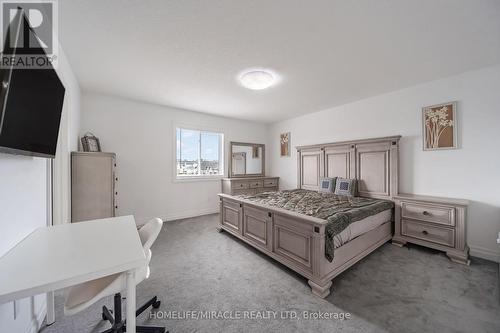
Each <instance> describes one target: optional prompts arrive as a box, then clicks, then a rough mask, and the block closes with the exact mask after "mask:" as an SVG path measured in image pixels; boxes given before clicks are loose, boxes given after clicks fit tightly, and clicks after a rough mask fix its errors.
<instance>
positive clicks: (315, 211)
mask: <svg viewBox="0 0 500 333" xmlns="http://www.w3.org/2000/svg"><path fill="white" fill-rule="evenodd" d="M238 197H240V198H242V199H246V200H250V201H253V202H256V203H261V204H265V205H268V206H273V207H278V208H283V209H286V210H290V211H293V212H297V213H300V214H304V215H308V216H313V217H317V218H320V219H324V220H326V221H327V223H326V227H325V256H326V259H328V261H330V262H331V261H332V260H333V252H334V248H335V246H334V238H335V236H336V235H338V234H340V233H341V232H342V231H343V230H344V229H345V228H347V227H348V226H349V225H350V224H351V223H353V222H356V221H360V220H362V219H364V218H366V217H368V216H371V215H375V214H378V213H380V212H382V211H384V210H387V209H392V208H393V207H394V203H393V202H392V201H388V200H380V199H371V198H363V197H352V196H345V195H335V194H333V193H319V192H316V191H308V190H300V189H299V190H285V191H278V192H264V193H259V194H255V195H239V196H238Z"/></svg>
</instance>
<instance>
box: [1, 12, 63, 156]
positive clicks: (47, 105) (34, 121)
mask: <svg viewBox="0 0 500 333" xmlns="http://www.w3.org/2000/svg"><path fill="white" fill-rule="evenodd" d="M11 36H13V39H14V40H13V42H11ZM28 39H29V40H30V43H31V46H30V48H31V49H34V53H38V54H42V55H45V53H44V51H43V47H42V45H41V44H40V43H39V39H38V37H37V36H36V34H35V32H34V31H33V29H31V27H30V26H29V23H28V20H27V19H26V17H25V15H24V13H23V11H21V10H20V11H18V13H17V14H16V16H15V17H14V18H13V20H12V21H11V23H10V25H9V29H8V31H7V32H6V35H5V38H4V41H5V42H4V49H3V54H2V61H3V58H4V56H5V53H6V50H7V52H8V53H9V54H10V57H12V56H18V53H16V50H19V49H20V47H21V46H23V45H25V42H26V41H27V40H28ZM33 41H35V46H34V47H33V46H32V45H33ZM36 43H38V44H36ZM37 48H38V50H37ZM32 51H33V50H32ZM19 56H20V55H19ZM0 79H1V80H2V82H1V85H0V152H3V153H12V154H21V155H30V156H42V157H49V158H54V157H55V154H56V146H57V138H58V134H59V124H60V120H61V112H62V108H63V101H64V93H65V88H64V86H63V84H62V82H61V80H60V79H59V77H58V76H57V73H56V71H55V70H54V68H53V67H52V66H51V65H50V64H49V65H48V66H45V67H44V68H43V69H42V68H36V67H33V68H30V67H19V66H15V65H12V66H5V65H3V64H2V66H1V68H0Z"/></svg>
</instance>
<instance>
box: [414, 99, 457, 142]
mask: <svg viewBox="0 0 500 333" xmlns="http://www.w3.org/2000/svg"><path fill="white" fill-rule="evenodd" d="M422 132H423V133H422V137H423V144H424V150H441V149H456V148H457V102H449V103H444V104H438V105H431V106H426V107H424V108H422Z"/></svg>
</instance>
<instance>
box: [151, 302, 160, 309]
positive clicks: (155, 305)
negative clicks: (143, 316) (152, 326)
mask: <svg viewBox="0 0 500 333" xmlns="http://www.w3.org/2000/svg"><path fill="white" fill-rule="evenodd" d="M160 304H161V301H156V302H154V303H153V309H158V308H159V307H160Z"/></svg>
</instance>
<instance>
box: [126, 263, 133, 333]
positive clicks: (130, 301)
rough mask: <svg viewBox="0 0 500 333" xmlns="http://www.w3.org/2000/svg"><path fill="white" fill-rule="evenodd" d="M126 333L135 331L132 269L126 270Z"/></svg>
mask: <svg viewBox="0 0 500 333" xmlns="http://www.w3.org/2000/svg"><path fill="white" fill-rule="evenodd" d="M127 333H135V279H134V271H133V270H131V271H127Z"/></svg>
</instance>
